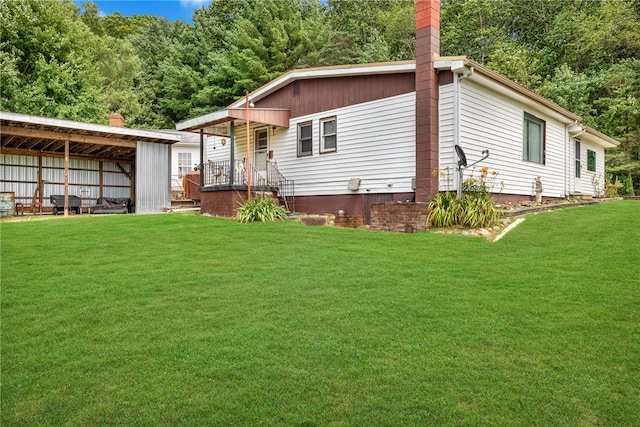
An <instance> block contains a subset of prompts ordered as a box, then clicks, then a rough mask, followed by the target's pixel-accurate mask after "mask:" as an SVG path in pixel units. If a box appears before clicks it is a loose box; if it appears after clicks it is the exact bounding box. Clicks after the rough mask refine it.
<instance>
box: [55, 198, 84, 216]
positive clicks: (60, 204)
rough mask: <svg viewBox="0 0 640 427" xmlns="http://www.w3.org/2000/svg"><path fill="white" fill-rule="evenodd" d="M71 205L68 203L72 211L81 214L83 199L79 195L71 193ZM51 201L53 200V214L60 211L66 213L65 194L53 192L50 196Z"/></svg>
mask: <svg viewBox="0 0 640 427" xmlns="http://www.w3.org/2000/svg"><path fill="white" fill-rule="evenodd" d="M68 197H69V200H68V201H69V205H68V209H69V210H70V211H73V212H75V213H77V214H80V213H81V211H80V209H81V206H82V199H81V198H80V197H78V196H71V195H69V196H68ZM49 201H50V202H51V204H52V205H53V214H54V215H58V212H63V213H64V194H62V195H60V194H52V195H51V196H49Z"/></svg>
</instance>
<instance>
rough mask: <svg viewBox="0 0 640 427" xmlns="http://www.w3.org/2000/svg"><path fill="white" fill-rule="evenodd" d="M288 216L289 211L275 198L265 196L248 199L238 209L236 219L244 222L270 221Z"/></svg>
mask: <svg viewBox="0 0 640 427" xmlns="http://www.w3.org/2000/svg"><path fill="white" fill-rule="evenodd" d="M286 218H287V211H286V210H285V208H284V207H282V206H280V205H278V204H276V203H275V202H274V201H273V199H269V198H264V197H263V198H258V199H252V200H247V201H245V202H244V203H243V204H241V205H240V207H239V208H238V209H237V210H236V219H237V220H238V221H239V222H243V223H247V222H254V221H262V222H269V221H276V220H283V219H286Z"/></svg>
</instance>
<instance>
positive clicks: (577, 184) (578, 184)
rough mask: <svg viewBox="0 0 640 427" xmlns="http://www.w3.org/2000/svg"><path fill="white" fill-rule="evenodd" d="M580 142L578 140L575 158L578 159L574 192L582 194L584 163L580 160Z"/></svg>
mask: <svg viewBox="0 0 640 427" xmlns="http://www.w3.org/2000/svg"><path fill="white" fill-rule="evenodd" d="M580 151H581V149H580V141H578V140H577V139H576V141H575V158H576V163H575V177H574V179H575V180H574V184H573V192H574V193H580V192H582V180H581V179H580V175H581V172H582V161H581V158H580Z"/></svg>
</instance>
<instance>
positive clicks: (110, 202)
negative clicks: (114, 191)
mask: <svg viewBox="0 0 640 427" xmlns="http://www.w3.org/2000/svg"><path fill="white" fill-rule="evenodd" d="M130 209H131V199H129V198H127V197H123V198H114V197H100V198H99V199H98V202H97V203H96V205H95V206H94V207H92V208H91V213H92V214H114V213H115V214H126V213H127V212H129V211H130Z"/></svg>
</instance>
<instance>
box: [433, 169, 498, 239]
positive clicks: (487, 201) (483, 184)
mask: <svg viewBox="0 0 640 427" xmlns="http://www.w3.org/2000/svg"><path fill="white" fill-rule="evenodd" d="M497 175H498V172H495V171H494V172H491V173H489V171H488V169H487V168H482V169H480V176H479V177H478V178H476V177H474V175H473V173H471V174H470V175H469V178H467V179H466V180H465V181H464V182H463V183H462V192H463V194H464V196H463V197H462V200H458V199H457V197H456V194H455V193H453V192H442V193H438V195H437V196H436V198H435V199H433V200H432V201H431V203H430V204H429V215H428V217H427V220H428V221H430V222H431V224H432V225H433V226H434V227H453V226H456V225H460V226H465V227H469V228H483V227H492V226H494V225H498V224H500V218H501V217H502V210H501V209H500V208H498V207H496V205H495V203H494V201H493V199H492V197H491V190H492V189H493V188H494V186H495V182H496V177H497ZM501 186H503V184H502V183H501Z"/></svg>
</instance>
